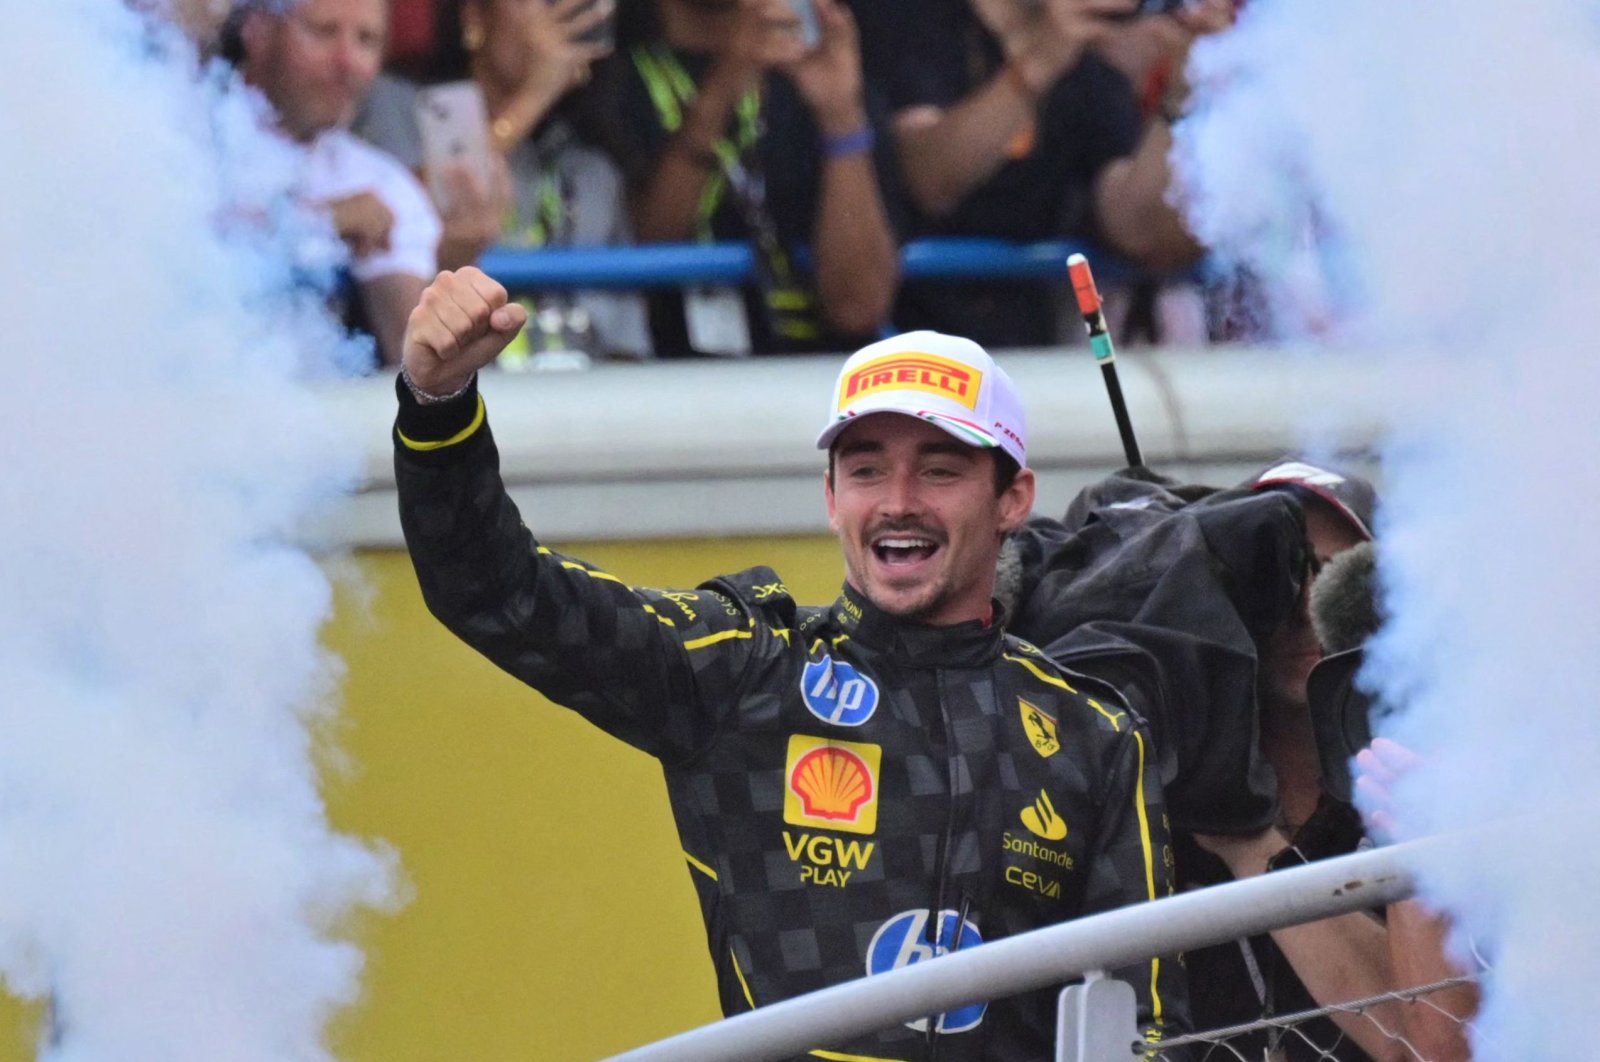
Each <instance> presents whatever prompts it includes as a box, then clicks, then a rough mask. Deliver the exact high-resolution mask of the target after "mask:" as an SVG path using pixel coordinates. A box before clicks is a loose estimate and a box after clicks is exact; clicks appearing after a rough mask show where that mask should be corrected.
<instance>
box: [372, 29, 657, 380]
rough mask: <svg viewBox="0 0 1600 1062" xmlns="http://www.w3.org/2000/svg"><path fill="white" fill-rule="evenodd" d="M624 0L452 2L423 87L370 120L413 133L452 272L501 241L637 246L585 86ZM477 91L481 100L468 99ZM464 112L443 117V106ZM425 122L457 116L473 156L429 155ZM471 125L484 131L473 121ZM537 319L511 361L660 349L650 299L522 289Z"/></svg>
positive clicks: (443, 258) (397, 132) (454, 126)
mask: <svg viewBox="0 0 1600 1062" xmlns="http://www.w3.org/2000/svg"><path fill="white" fill-rule="evenodd" d="M613 18H614V0H446V2H444V3H443V4H442V6H441V7H440V9H439V16H438V30H437V32H438V38H439V45H438V47H437V49H436V51H435V54H434V56H433V58H432V61H431V62H430V63H429V67H430V69H429V73H428V76H427V78H426V80H427V81H428V82H429V83H430V84H429V85H428V86H427V87H425V88H423V89H422V90H421V91H420V93H419V92H417V91H413V92H411V93H409V94H407V95H406V96H405V97H403V98H401V97H396V98H395V99H394V100H393V101H392V102H391V103H389V104H388V105H387V106H386V108H385V112H384V113H383V114H381V115H380V114H370V115H369V116H368V118H369V120H368V122H367V124H366V125H365V126H364V128H365V129H366V130H367V131H369V133H370V134H378V132H379V130H386V131H387V132H386V135H387V136H388V137H389V138H391V139H394V140H397V141H400V142H408V143H410V144H411V145H412V146H411V150H410V154H411V157H412V161H413V164H414V165H416V166H417V167H418V168H419V169H421V170H422V171H424V172H425V173H426V175H427V176H428V178H429V184H430V186H431V187H432V188H433V189H434V196H435V198H436V200H437V202H438V204H439V208H440V212H441V214H442V215H443V217H444V220H445V235H444V239H443V240H442V241H441V245H440V252H439V260H440V266H441V268H444V269H454V268H460V267H462V266H465V265H469V264H471V263H473V262H476V261H477V259H478V256H479V255H481V254H482V253H483V252H484V251H485V250H487V249H488V248H489V247H490V246H492V245H496V244H498V245H500V246H504V247H512V248H520V249H528V250H534V249H537V248H541V247H604V246H614V245H620V244H628V243H632V242H633V240H632V235H631V231H630V228H629V224H628V215H627V209H626V205H625V200H624V196H623V191H622V178H621V174H620V173H619V171H618V170H617V168H616V166H615V165H614V164H613V163H612V162H611V160H610V158H609V157H608V156H607V155H606V154H605V153H603V152H602V151H600V150H599V149H597V148H596V147H594V146H592V144H591V143H590V138H589V137H588V136H587V135H585V133H584V131H583V130H584V127H585V123H584V122H583V121H582V120H581V116H580V114H579V110H580V108H579V106H578V105H579V104H581V103H582V102H583V101H582V99H581V98H580V97H581V93H580V92H579V91H578V90H580V89H583V88H584V86H586V85H588V84H589V81H590V73H591V70H592V68H593V64H594V63H595V61H596V60H598V59H600V58H601V57H603V56H604V55H606V54H607V53H608V52H609V51H610V48H611V26H612V22H613ZM469 96H473V97H477V98H476V99H475V100H474V101H473V102H474V104H475V106H473V107H472V108H464V107H461V106H459V104H460V103H461V101H462V100H463V99H465V98H467V97H469ZM436 106H437V107H443V108H445V109H447V110H449V111H450V112H451V113H448V114H440V115H437V116H433V115H430V114H429V113H428V112H427V109H428V108H430V107H436ZM419 119H429V120H432V121H435V122H438V123H443V125H445V126H448V127H449V128H450V130H451V131H452V132H453V133H454V134H456V135H458V136H459V139H460V140H461V141H462V142H463V143H465V144H467V145H470V149H469V150H467V151H466V152H465V155H464V156H463V157H460V158H456V157H450V158H430V157H428V152H427V151H426V143H425V141H426V137H424V136H422V135H420V134H421V132H422V130H421V129H420V128H419V127H420V125H421V123H420V122H419ZM469 123H478V128H476V129H467V128H465V126H466V125H467V124H469ZM521 301H522V303H523V307H524V309H526V310H527V311H528V314H529V319H530V321H531V322H533V323H532V324H531V325H530V327H529V328H528V330H527V332H526V334H525V335H524V336H522V337H520V338H519V339H518V340H517V341H516V342H515V343H514V344H513V345H512V347H511V349H510V351H509V352H508V354H507V356H506V358H505V359H504V361H503V363H502V364H503V365H504V366H506V367H513V368H514V367H520V366H523V365H526V364H528V362H529V360H530V358H534V357H537V356H538V355H539V354H541V353H543V352H554V351H555V350H557V349H560V350H561V351H564V352H569V351H573V350H581V351H583V352H585V353H588V354H591V355H596V356H602V357H625V358H643V357H648V356H650V353H651V350H650V342H649V335H648V330H647V328H646V324H645V310H644V303H643V300H642V299H641V298H640V297H639V296H637V295H633V294H619V293H612V292H595V291H579V292H542V293H525V294H523V295H522V296H521Z"/></svg>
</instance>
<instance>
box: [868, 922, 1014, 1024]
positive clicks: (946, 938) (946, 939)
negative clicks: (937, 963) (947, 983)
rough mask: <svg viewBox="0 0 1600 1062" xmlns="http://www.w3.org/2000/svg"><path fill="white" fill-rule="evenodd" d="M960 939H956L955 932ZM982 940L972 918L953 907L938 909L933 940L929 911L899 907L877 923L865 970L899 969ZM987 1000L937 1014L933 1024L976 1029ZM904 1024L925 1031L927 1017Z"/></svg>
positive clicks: (886, 970)
mask: <svg viewBox="0 0 1600 1062" xmlns="http://www.w3.org/2000/svg"><path fill="white" fill-rule="evenodd" d="M958 927H959V932H960V939H959V941H958V940H957V936H956V934H957V932H958ZM982 943H983V935H982V934H980V933H979V932H978V927H977V926H975V925H973V924H972V923H971V922H966V921H962V919H961V915H960V914H959V913H957V912H955V911H940V912H939V932H938V934H937V935H936V936H935V937H934V939H933V940H932V941H930V940H929V939H928V911H927V909H926V908H923V909H921V910H916V911H902V912H901V913H899V914H897V915H895V916H894V917H893V918H891V919H889V920H888V921H887V922H885V923H884V924H883V925H881V926H879V927H878V931H877V932H876V933H874V934H873V935H872V943H871V944H868V945H867V973H868V975H871V974H880V973H887V972H889V971H890V970H898V969H900V968H901V967H903V966H910V965H912V964H913V963H919V962H921V961H922V960H923V959H932V958H935V957H936V956H939V955H944V954H947V953H948V952H952V951H960V950H962V949H963V948H975V947H977V946H978V945H979V944H982ZM988 1007H989V1004H987V1003H974V1004H972V1005H971V1006H967V1007H962V1008H960V1009H959V1010H951V1011H946V1012H945V1013H943V1014H941V1015H939V1023H938V1025H937V1026H935V1028H937V1029H938V1031H939V1032H942V1033H960V1032H967V1031H969V1030H972V1029H976V1028H977V1027H978V1026H979V1024H981V1023H982V1021H983V1012H984V1011H985V1010H987V1009H988ZM906 1028H908V1029H915V1030H916V1031H917V1032H925V1031H927V1028H928V1019H927V1018H918V1019H917V1020H916V1021H908V1022H906Z"/></svg>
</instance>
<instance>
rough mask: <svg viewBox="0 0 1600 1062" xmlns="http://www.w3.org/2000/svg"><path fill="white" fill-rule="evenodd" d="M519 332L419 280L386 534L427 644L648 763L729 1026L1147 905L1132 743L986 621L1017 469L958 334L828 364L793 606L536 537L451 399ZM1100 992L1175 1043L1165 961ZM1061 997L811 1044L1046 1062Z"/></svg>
mask: <svg viewBox="0 0 1600 1062" xmlns="http://www.w3.org/2000/svg"><path fill="white" fill-rule="evenodd" d="M522 320H523V314H522V312H521V310H520V309H519V308H518V307H516V306H514V305H507V303H506V294H505V290H504V289H503V288H501V287H500V286H499V285H498V284H495V283H494V282H493V281H491V280H489V279H488V278H487V277H485V276H484V275H483V274H482V273H481V272H478V271H477V270H472V269H468V270H463V271H461V272H460V273H454V274H452V273H444V274H441V275H440V277H439V278H438V280H436V281H435V283H434V284H433V285H432V286H431V287H430V288H429V290H428V291H427V292H426V293H425V294H424V295H423V299H422V305H421V307H420V309H419V310H418V312H417V313H416V314H415V315H414V316H413V318H412V322H411V328H410V330H409V331H408V332H407V338H406V352H405V363H404V367H403V368H402V370H401V378H400V381H399V383H398V384H397V391H398V395H399V400H400V408H399V412H398V416H397V418H396V421H395V431H394V443H395V471H396V477H397V478H396V482H397V485H398V488H399V493H400V512H401V523H402V526H403V528H404V530H405V535H406V544H407V548H408V549H409V550H410V552H411V557H412V561H413V563H414V565H415V567H416V569H417V575H418V579H419V582H420V584H421V587H422V593H423V597H424V599H425V600H426V602H427V604H428V607H429V608H430V609H431V610H432V611H433V612H434V614H435V615H436V616H438V617H439V618H440V619H441V620H442V621H443V622H444V623H445V624H446V625H447V626H449V628H450V629H451V630H452V631H454V632H455V633H456V634H457V635H458V636H460V637H462V638H463V639H465V640H466V641H467V642H469V643H470V644H471V645H472V646H473V647H474V648H476V649H478V650H479V651H480V652H482V653H483V654H484V655H485V656H487V657H488V658H489V659H490V660H492V661H494V662H495V663H496V664H498V665H499V666H500V667H502V668H504V669H505V670H506V671H508V672H509V673H511V674H512V675H514V676H516V677H517V678H519V679H520V680H522V681H523V682H526V683H527V684H529V685H530V686H532V687H534V688H535V689H538V690H540V691H542V692H543V693H545V694H546V695H547V696H549V697H551V698H552V699H554V700H556V701H557V702H559V703H562V704H565V705H568V706H569V707H571V708H572V709H574V710H575V711H577V712H579V713H580V714H581V715H583V716H584V717H585V718H586V719H588V720H589V721H590V722H592V723H594V724H595V725H597V726H600V727H601V728H603V729H605V730H606V731H607V732H609V733H611V734H613V735H615V736H616V737H618V738H620V739H622V740H623V741H626V742H628V743H629V744H631V745H633V746H635V747H636V748H639V749H642V750H644V751H645V752H648V753H650V754H651V755H653V756H656V757H658V758H659V759H660V760H661V762H662V767H663V770H664V771H665V773H666V784H667V788H668V791H669V794H670V797H671V802H672V808H673V813H674V816H675V818H676V820H677V824H678V832H679V835H680V836H681V838H682V843H683V849H684V854H685V856H686V858H687V860H688V862H689V865H690V867H691V871H690V874H691V877H692V878H693V880H694V885H695V889H696V892H697V893H698V896H699V899H700V902H701V905H702V908H703V914H704V918H705V928H706V933H707V939H708V942H709V945H710V950H711V955H712V960H713V962H714V964H715V966H716V973H717V984H718V989H719V992H720V996H721V1002H722V1007H723V1010H724V1012H725V1013H728V1014H737V1013H743V1012H747V1011H749V1010H752V1009H754V1008H756V1007H760V1006H763V1005H766V1004H769V1003H773V1002H777V1001H779V1000H783V999H786V998H789V997H791V996H795V995H799V994H801V993H803V992H808V991H812V990H816V989H821V988H825V987H828V986H830V985H837V984H839V983H841V982H844V981H848V980H854V979H856V978H858V977H860V976H861V975H862V974H863V973H866V974H877V973H883V972H887V971H889V970H892V969H896V968H902V967H905V966H908V965H911V964H913V963H916V962H919V961H921V960H923V959H927V958H932V957H933V956H934V955H937V954H939V953H940V952H941V951H954V950H959V949H961V948H965V947H972V946H981V945H982V944H983V943H984V941H993V940H995V939H998V938H1002V937H1009V936H1012V935H1013V934H1016V933H1021V932H1024V931H1026V930H1030V929H1035V928H1040V927H1042V926H1046V925H1050V924H1053V923H1057V922H1060V921H1063V920H1066V919H1070V918H1075V917H1078V916H1080V915H1083V914H1087V913H1090V912H1093V911H1100V910H1105V909H1108V908H1112V907H1117V906H1120V905H1124V904H1128V903H1133V902H1142V901H1145V900H1150V899H1154V898H1156V897H1158V896H1163V895H1166V893H1167V891H1168V886H1169V880H1168V868H1167V865H1166V863H1165V862H1164V861H1163V859H1162V858H1161V853H1162V852H1163V851H1164V844H1165V840H1166V827H1165V820H1164V817H1163V815H1162V813H1161V806H1160V795H1159V787H1158V786H1157V785H1156V783H1155V778H1154V776H1153V773H1152V772H1151V770H1150V765H1149V761H1148V760H1147V759H1146V757H1145V755H1144V751H1145V748H1146V743H1145V742H1146V739H1145V734H1144V730H1143V728H1142V727H1141V726H1140V725H1139V724H1138V722H1137V720H1135V719H1133V718H1132V717H1131V716H1130V715H1128V713H1127V712H1126V711H1125V710H1123V707H1122V705H1121V702H1120V701H1118V700H1116V699H1115V698H1116V693H1115V691H1114V690H1109V689H1102V688H1101V687H1100V686H1099V684H1098V683H1096V684H1094V685H1092V686H1091V685H1090V680H1087V679H1085V680H1083V681H1082V682H1080V681H1079V679H1078V678H1077V677H1076V676H1073V675H1070V674H1069V673H1064V672H1062V671H1060V670H1059V669H1058V668H1057V667H1056V666H1055V665H1054V664H1052V663H1051V662H1050V661H1049V660H1048V659H1047V658H1045V657H1043V656H1041V655H1039V654H1038V652H1037V651H1036V650H1033V649H1032V648H1031V647H1027V646H1024V645H1022V644H1021V643H1020V642H1018V641H1016V640H1015V639H1014V638H1012V637H1011V636H1010V635H1009V634H1007V633H1006V632H1005V630H1004V627H1003V623H1002V620H1003V617H1002V616H999V615H997V614H996V613H995V612H994V608H993V600H992V590H993V586H994V579H995V560H996V556H997V554H998V552H999V549H1000V545H1001V542H1002V539H1003V536H1004V534H1005V532H1006V531H1007V530H1009V529H1010V528H1013V527H1015V526H1016V524H1017V523H1018V522H1019V521H1021V520H1022V519H1023V518H1025V517H1026V515H1027V512H1028V509H1029V507H1030V506H1031V504H1032V500H1033V486H1034V477H1033V473H1032V471H1031V470H1029V469H1028V468H1027V451H1026V438H1027V429H1026V426H1025V424H1024V422H1023V416H1022V407H1021V399H1020V395H1019V394H1018V393H1017V391H1016V390H1015V387H1014V385H1013V384H1012V383H1011V381H1010V379H1009V378H1008V377H1007V376H1006V374H1005V373H1004V372H1003V371H1002V370H1001V369H999V368H998V367H997V366H996V365H995V364H994V363H993V361H992V360H991V359H990V358H989V356H988V355H987V354H986V353H985V352H984V351H983V350H982V349H981V348H980V347H978V346H977V345H976V344H974V343H971V342H968V341H966V340H962V339H957V338H955V337H952V336H944V335H937V334H934V333H927V332H923V333H914V334H911V335H906V336H897V337H894V338H891V339H886V340H881V341H879V342H876V343H873V344H871V345H869V346H867V347H865V348H863V349H862V350H860V351H858V352H857V353H856V354H855V355H853V356H852V357H851V358H850V359H848V360H847V361H845V363H844V365H843V367H842V369H841V372H840V374H839V377H838V381H837V383H836V384H835V387H834V389H833V393H832V396H831V400H830V401H829V403H828V406H827V416H826V419H825V420H824V421H823V424H822V425H821V427H822V428H823V431H822V433H821V435H820V436H819V437H818V439H817V446H818V448H819V449H825V450H827V452H828V459H827V466H826V467H827V471H826V478H825V480H824V497H825V501H826V505H827V511H828V517H829V523H830V525H831V526H832V527H833V528H834V530H835V531H836V532H837V534H838V536H839V542H840V547H841V550H842V552H843V556H844V567H845V586H844V588H843V591H842V596H841V597H840V598H839V599H838V600H837V601H836V602H835V603H834V604H833V605H831V606H826V607H817V606H804V605H800V604H798V603H797V602H795V601H794V600H793V598H791V597H790V595H789V591H788V589H787V588H786V587H785V586H784V585H783V581H782V579H781V578H780V577H779V576H778V575H777V573H775V572H773V571H772V570H771V569H768V568H752V569H749V570H747V571H744V572H740V573H737V574H733V575H727V576H722V577H719V578H717V579H714V580H712V581H709V582H706V583H704V584H702V585H701V586H700V587H699V588H697V589H695V590H689V591H664V590H655V589H647V588H635V587H631V586H628V585H627V584H625V583H623V582H622V581H620V580H618V579H616V578H615V577H613V576H611V575H609V574H608V573H605V572H602V571H598V570H596V569H595V568H593V567H592V566H590V565H588V564H585V563H583V562H581V561H578V560H574V559H572V558H569V557H563V556H561V555H560V554H557V553H553V552H551V550H549V549H548V548H546V547H544V546H541V545H540V544H539V543H538V541H537V539H536V538H535V537H534V535H533V534H532V532H530V530H529V528H528V525H527V524H525V523H524V522H523V520H522V518H521V516H519V514H518V512H517V509H516V506H515V505H513V504H512V502H511V499H510V498H509V497H508V496H507V495H506V492H505V487H504V485H503V484H502V483H501V481H500V477H499V474H498V472H497V471H496V468H497V458H496V451H495V444H494V438H493V435H492V433H491V430H490V426H489V423H488V420H487V413H486V405H485V402H484V400H483V398H482V397H481V396H480V394H479V392H478V389H477V387H476V385H475V372H476V370H477V369H479V368H480V367H482V366H483V365H485V364H487V363H488V362H489V361H490V360H491V359H493V358H494V357H495V356H496V353H497V351H498V350H499V349H500V347H501V346H502V345H503V344H504V343H505V342H506V340H507V339H508V338H509V337H510V336H511V335H512V334H513V333H514V332H515V330H516V329H517V328H518V327H520V325H521V324H522ZM930 377H937V378H938V379H941V380H943V381H945V383H946V384H947V386H946V388H945V389H943V391H937V389H935V388H932V387H930V386H928V384H927V382H926V381H927V380H928V379H929V378H930ZM962 381H964V382H965V383H966V387H965V388H964V389H963V388H962V387H961V386H959V384H960V382H962ZM530 522H531V521H530ZM1069 680H1070V681H1069ZM1117 976H1118V977H1120V978H1122V979H1123V980H1125V981H1127V982H1128V983H1129V984H1130V985H1131V986H1132V991H1133V993H1134V995H1135V998H1136V999H1137V1001H1138V1013H1139V1017H1140V1021H1141V1025H1142V1028H1143V1036H1144V1043H1145V1046H1146V1047H1148V1048H1149V1049H1150V1050H1151V1051H1154V1050H1158V1049H1159V1048H1160V1044H1161V1041H1162V1039H1163V1037H1164V1036H1165V1034H1166V1033H1168V1032H1170V1031H1173V1030H1180V1031H1181V1030H1182V1029H1183V1027H1184V1020H1183V1010H1184V1006H1183V995H1182V980H1183V971H1182V968H1181V966H1180V964H1178V963H1177V962H1175V961H1172V960H1170V959H1151V960H1145V961H1141V962H1138V963H1136V964H1134V965H1132V966H1130V967H1128V968H1124V969H1122V970H1119V971H1117ZM1055 1012H1056V993H1055V992H1054V991H1050V990H1041V991H1035V992H1028V993H1024V994H1021V995H1017V996H1012V997H1009V998H1003V999H996V1000H994V1001H992V1002H990V1003H988V1004H987V1005H984V1004H973V1005H968V1006H964V1007H961V1008H959V1009H957V1010H953V1011H949V1012H946V1013H945V1014H942V1015H938V1016H937V1017H923V1018H917V1019H915V1020H912V1021H908V1022H906V1023H905V1024H899V1023H896V1024H894V1025H892V1026H891V1027H889V1028H887V1029H883V1030H881V1031H875V1032H871V1033H867V1034H865V1035H860V1036H857V1037H854V1038H853V1039H852V1041H851V1042H847V1043H837V1042H819V1043H816V1044H814V1045H810V1046H813V1047H815V1048H817V1049H818V1050H815V1051H812V1052H811V1054H813V1055H817V1056H820V1057H823V1058H837V1059H845V1058H850V1059H865V1058H871V1059H889V1058H894V1059H908V1058H925V1059H931V1058H934V1057H938V1058H942V1059H945V1060H947V1062H962V1060H969V1062H976V1060H978V1059H988V1060H994V1062H1011V1060H1017V1062H1021V1060H1024V1059H1029V1060H1033V1059H1040V1058H1044V1057H1045V1056H1046V1055H1047V1054H1049V1052H1050V1047H1051V1044H1052V1042H1053V1039H1054V1033H1055ZM818 1039H819V1040H823V1041H826V1040H827V1038H826V1037H825V1036H824V1035H820V1034H819V1037H818ZM1168 1057H1172V1058H1176V1056H1168Z"/></svg>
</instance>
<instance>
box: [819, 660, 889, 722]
mask: <svg viewBox="0 0 1600 1062" xmlns="http://www.w3.org/2000/svg"><path fill="white" fill-rule="evenodd" d="M800 695H801V696H802V697H803V698H805V702H806V707H807V708H809V709H811V714H812V715H814V716H816V717H817V718H818V719H821V720H822V721H823V722H824V723H832V724H833V725H834V726H860V725H861V724H862V723H865V722H866V721H867V720H868V719H871V718H872V713H873V712H875V711H877V709H878V684H877V683H876V682H873V681H872V680H871V679H870V678H868V677H867V676H865V675H863V674H862V673H861V672H859V671H857V670H856V669H855V668H853V667H851V666H850V665H849V664H846V663H844V662H843V661H836V660H834V659H833V657H831V656H828V655H827V654H823V657H822V659H821V660H812V661H810V662H809V663H807V664H806V669H805V672H804V673H803V674H801V676H800Z"/></svg>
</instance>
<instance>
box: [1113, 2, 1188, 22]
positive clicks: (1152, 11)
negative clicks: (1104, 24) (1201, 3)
mask: <svg viewBox="0 0 1600 1062" xmlns="http://www.w3.org/2000/svg"><path fill="white" fill-rule="evenodd" d="M1188 6H1189V0H1139V3H1138V5H1137V6H1136V7H1135V8H1134V9H1133V10H1132V11H1129V12H1128V13H1127V14H1125V15H1114V16H1112V17H1113V18H1117V19H1121V20H1132V19H1136V18H1144V17H1145V16H1146V15H1170V14H1172V13H1173V12H1174V11H1182V10H1183V9H1184V8H1185V7H1188Z"/></svg>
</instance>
